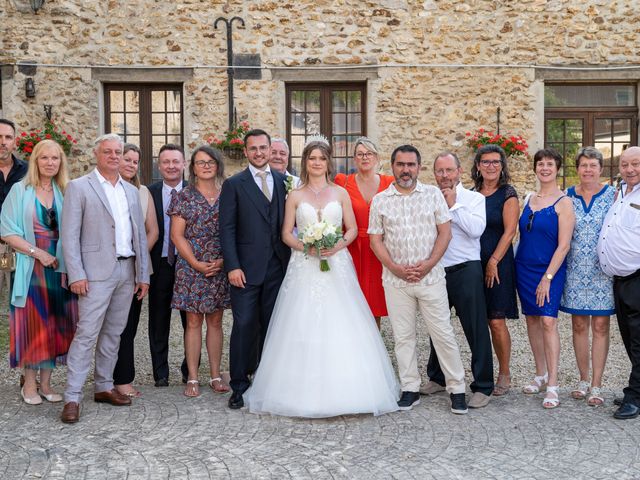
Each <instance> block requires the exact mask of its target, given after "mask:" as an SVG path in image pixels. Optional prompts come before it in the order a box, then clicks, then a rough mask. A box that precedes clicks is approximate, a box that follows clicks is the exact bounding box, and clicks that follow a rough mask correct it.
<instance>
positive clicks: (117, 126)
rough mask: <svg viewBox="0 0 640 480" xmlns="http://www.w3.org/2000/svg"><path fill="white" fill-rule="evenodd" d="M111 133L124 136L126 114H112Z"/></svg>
mask: <svg viewBox="0 0 640 480" xmlns="http://www.w3.org/2000/svg"><path fill="white" fill-rule="evenodd" d="M111 131H112V132H113V133H117V134H119V135H123V134H124V133H125V131H124V114H122V113H112V114H111Z"/></svg>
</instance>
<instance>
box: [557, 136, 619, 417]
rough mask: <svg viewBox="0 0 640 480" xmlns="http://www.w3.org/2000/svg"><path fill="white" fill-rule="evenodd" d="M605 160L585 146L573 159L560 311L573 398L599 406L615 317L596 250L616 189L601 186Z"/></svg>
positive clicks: (608, 280) (608, 283)
mask: <svg viewBox="0 0 640 480" xmlns="http://www.w3.org/2000/svg"><path fill="white" fill-rule="evenodd" d="M602 166H603V158H602V153H600V152H599V151H598V150H597V149H595V148H594V147H584V148H582V149H580V150H579V151H578V154H577V155H576V168H577V170H578V177H579V178H580V183H579V184H578V185H576V186H575V187H570V188H569V189H568V190H567V196H568V197H569V198H571V200H572V201H573V208H574V211H575V215H576V227H575V229H574V231H573V238H572V239H571V250H569V254H568V255H567V280H566V282H565V285H564V294H563V296H562V300H561V302H560V310H562V311H563V312H567V313H570V314H571V322H572V325H573V349H574V350H575V354H576V363H577V364H578V370H579V371H580V382H579V383H578V386H577V387H576V388H575V389H574V390H572V391H571V396H572V397H573V398H575V399H577V400H582V399H584V398H586V399H587V404H588V405H591V406H597V405H602V404H603V403H604V398H603V397H602V392H601V387H602V373H603V372H604V365H605V363H606V361H607V354H608V352H609V321H610V315H612V314H613V313H614V302H613V280H612V279H611V278H609V277H607V276H606V275H605V274H604V272H603V271H602V269H601V268H600V262H599V261H598V254H597V252H596V247H597V245H598V235H599V233H600V228H601V227H602V222H603V221H604V217H605V216H606V214H607V211H608V210H609V208H610V207H611V205H612V204H613V198H614V196H615V189H614V188H613V187H611V186H609V185H605V186H602V185H601V184H600V174H601V173H602ZM589 328H591V330H592V332H593V345H592V346H591V349H592V352H593V353H592V358H591V364H592V375H593V377H591V378H590V376H589Z"/></svg>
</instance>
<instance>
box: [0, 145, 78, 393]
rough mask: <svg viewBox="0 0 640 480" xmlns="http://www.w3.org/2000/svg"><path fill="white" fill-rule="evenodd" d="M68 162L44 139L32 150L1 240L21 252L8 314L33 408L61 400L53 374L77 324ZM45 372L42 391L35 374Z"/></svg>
mask: <svg viewBox="0 0 640 480" xmlns="http://www.w3.org/2000/svg"><path fill="white" fill-rule="evenodd" d="M68 178H69V176H68V173H67V159H66V156H65V154H64V151H63V150H62V148H61V147H60V145H59V144H58V143H56V142H54V141H53V140H43V141H41V142H39V143H38V144H37V145H36V146H35V147H34V149H33V152H32V154H31V158H30V159H29V168H28V170H27V175H26V176H25V178H24V179H23V180H22V181H20V182H18V183H16V184H15V185H14V186H13V187H12V188H11V191H10V192H9V195H8V196H7V198H6V200H5V202H4V204H3V206H2V214H1V215H0V236H1V237H2V240H3V241H5V242H6V243H7V244H9V245H10V246H11V247H12V248H13V249H14V250H15V251H16V271H15V274H14V278H13V288H12V291H11V310H10V315H9V336H10V364H11V367H12V368H23V369H24V378H25V382H24V386H23V388H22V389H21V391H20V394H21V395H22V399H23V400H24V402H25V403H27V404H29V405H38V404H40V403H42V398H44V399H46V400H48V401H49V402H59V401H62V396H61V395H59V394H57V393H55V392H54V391H53V390H52V389H51V384H50V379H51V371H52V369H53V368H54V367H55V366H56V364H64V362H65V357H66V354H67V351H68V349H69V345H70V344H71V340H73V334H74V331H75V326H76V324H77V319H78V303H77V298H76V297H75V295H73V294H72V293H71V292H70V291H69V290H67V288H66V286H67V285H66V275H65V273H64V272H65V268H64V260H63V258H62V245H61V244H60V242H59V241H58V238H59V226H60V224H61V223H62V202H63V192H64V189H65V187H66V185H67V182H68ZM38 371H40V388H39V389H38V387H37V383H36V374H37V372H38Z"/></svg>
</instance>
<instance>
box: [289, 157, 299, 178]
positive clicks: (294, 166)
mask: <svg viewBox="0 0 640 480" xmlns="http://www.w3.org/2000/svg"><path fill="white" fill-rule="evenodd" d="M300 162H301V159H300V157H291V174H292V175H295V176H297V177H299V176H300Z"/></svg>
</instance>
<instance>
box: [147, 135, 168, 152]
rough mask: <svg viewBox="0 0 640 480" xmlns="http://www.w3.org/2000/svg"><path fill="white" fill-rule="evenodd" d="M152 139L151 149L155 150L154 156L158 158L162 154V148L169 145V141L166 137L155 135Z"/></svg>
mask: <svg viewBox="0 0 640 480" xmlns="http://www.w3.org/2000/svg"><path fill="white" fill-rule="evenodd" d="M151 138H152V144H151V148H153V152H152V154H153V156H154V157H157V156H158V152H160V147H162V146H163V145H164V144H165V143H167V139H166V137H165V136H164V135H154V136H153V137H151Z"/></svg>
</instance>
